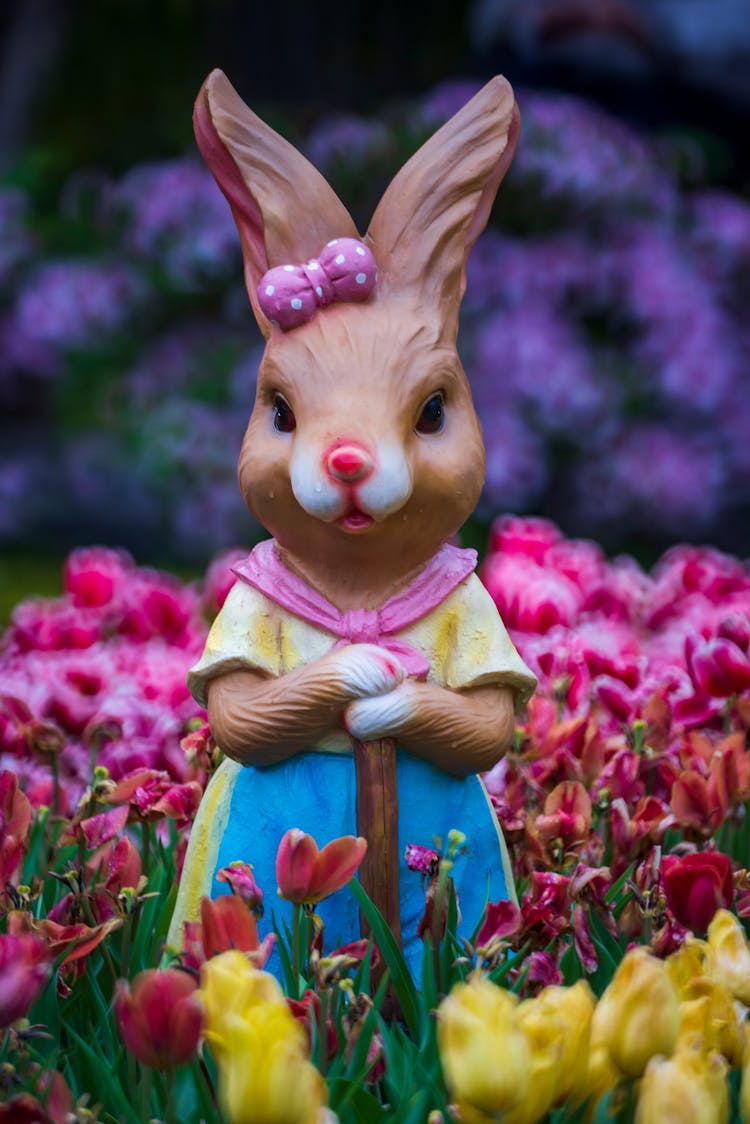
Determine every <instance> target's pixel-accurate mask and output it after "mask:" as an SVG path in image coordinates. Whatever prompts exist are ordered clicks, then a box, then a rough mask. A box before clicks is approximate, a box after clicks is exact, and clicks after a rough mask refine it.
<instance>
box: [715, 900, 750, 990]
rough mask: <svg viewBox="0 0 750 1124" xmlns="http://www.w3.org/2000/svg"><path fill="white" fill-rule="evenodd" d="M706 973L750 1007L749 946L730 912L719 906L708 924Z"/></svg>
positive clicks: (741, 929) (743, 932) (737, 922)
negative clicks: (707, 963)
mask: <svg viewBox="0 0 750 1124" xmlns="http://www.w3.org/2000/svg"><path fill="white" fill-rule="evenodd" d="M708 947H709V974H710V976H711V978H712V979H714V980H716V982H717V983H718V984H721V986H722V987H724V988H726V990H727V991H728V992H729V994H730V995H731V996H733V998H734V999H739V1000H740V1002H741V1003H744V1004H745V1006H746V1007H750V949H748V947H747V941H746V939H745V931H744V929H743V928H742V925H741V924H740V923H739V921H738V920H737V918H736V917H735V916H734V914H733V913H730V912H729V911H728V910H726V909H719V910H717V912H716V913H715V914H714V917H713V920H712V922H711V924H710V925H709V926H708Z"/></svg>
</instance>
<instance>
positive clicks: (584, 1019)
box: [503, 980, 594, 1124]
mask: <svg viewBox="0 0 750 1124" xmlns="http://www.w3.org/2000/svg"><path fill="white" fill-rule="evenodd" d="M593 1010H594V997H593V994H592V992H591V988H590V987H589V985H588V984H587V983H586V982H585V981H583V980H579V982H578V983H577V984H576V985H575V986H574V987H548V988H545V990H544V991H542V992H541V993H540V994H539V995H538V996H537V997H536V998H535V999H527V1000H525V1001H524V1002H523V1003H521V1005H520V1006H519V1007H518V1008H517V1010H516V1023H517V1025H518V1026H519V1028H520V1029H521V1031H522V1032H523V1034H524V1036H525V1038H526V1041H527V1043H528V1047H529V1054H530V1060H531V1064H530V1069H529V1092H528V1095H527V1097H526V1098H525V1100H524V1102H523V1104H521V1105H519V1106H518V1107H517V1108H515V1109H511V1110H510V1111H509V1112H508V1113H506V1114H505V1116H504V1117H503V1121H504V1124H533V1122H534V1121H536V1120H541V1118H542V1117H543V1116H544V1115H545V1113H547V1112H549V1110H550V1108H552V1106H553V1105H554V1104H556V1103H559V1102H560V1101H563V1100H565V1098H566V1097H567V1096H569V1095H571V1094H573V1095H574V1096H575V1100H576V1103H578V1102H579V1101H582V1100H583V1099H584V1097H585V1096H586V1092H587V1089H586V1078H587V1071H588V1054H589V1039H590V1035H591V1016H592V1014H593ZM579 1092H580V1096H579V1095H578V1094H579Z"/></svg>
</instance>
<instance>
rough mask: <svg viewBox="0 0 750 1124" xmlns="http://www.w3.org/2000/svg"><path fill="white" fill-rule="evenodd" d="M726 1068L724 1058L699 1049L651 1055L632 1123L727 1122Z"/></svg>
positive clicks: (691, 1123)
mask: <svg viewBox="0 0 750 1124" xmlns="http://www.w3.org/2000/svg"><path fill="white" fill-rule="evenodd" d="M726 1072H727V1063H726V1062H725V1061H724V1059H723V1058H721V1057H719V1056H718V1055H717V1054H712V1055H710V1056H706V1055H704V1054H703V1053H702V1052H701V1051H700V1050H688V1049H682V1050H678V1051H677V1053H676V1054H675V1055H674V1057H672V1058H653V1059H652V1060H651V1062H649V1065H648V1068H647V1070H646V1073H645V1075H644V1078H643V1081H642V1082H641V1088H640V1093H639V1096H638V1106H637V1108H636V1113H635V1124H728V1121H729V1091H728V1087H727V1081H726Z"/></svg>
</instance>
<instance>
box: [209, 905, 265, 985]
mask: <svg viewBox="0 0 750 1124" xmlns="http://www.w3.org/2000/svg"><path fill="white" fill-rule="evenodd" d="M201 939H202V942H203V952H204V954H205V956H206V959H207V960H210V959H211V957H212V956H217V955H218V954H219V953H220V952H228V951H229V949H230V948H237V949H239V950H240V952H249V953H252V954H253V955H252V960H253V962H254V964H255V965H256V967H258V968H262V967H263V965H264V964H265V962H266V960H268V957H269V956H270V955H271V950H272V949H273V946H274V941H275V937H274V936H273V934H271V935H270V936H267V937H266V938H265V939H264V940H263V942H261V941H259V940H258V925H257V922H256V920H255V917H254V916H253V914H252V913H251V911H250V909H249V907H248V906H247V905H245V903H244V902H243V901H242V899H241V898H239V897H237V896H236V895H235V894H221V895H220V896H219V897H218V898H216V899H214V901H212V900H211V899H210V898H202V899H201Z"/></svg>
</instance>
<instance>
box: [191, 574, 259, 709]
mask: <svg viewBox="0 0 750 1124" xmlns="http://www.w3.org/2000/svg"><path fill="white" fill-rule="evenodd" d="M280 661H281V657H280V644H279V621H278V616H277V614H276V613H275V612H274V607H273V605H272V604H271V603H270V602H269V601H268V599H267V598H266V597H264V596H263V594H262V593H259V592H258V590H256V589H254V588H253V587H252V586H251V585H248V583H247V582H243V581H238V582H236V583H235V585H233V586H232V588H231V590H230V591H229V596H228V597H227V599H226V601H225V602H224V605H223V606H222V608H221V610H220V612H219V615H218V616H217V617H216V620H215V621H214V623H213V624H212V626H211V630H210V632H209V634H208V638H207V639H206V646H205V648H204V649H203V655H202V656H201V658H200V659H199V660H198V663H197V664H195V665H194V666H193V667H191V668H190V670H189V671H188V674H187V684H188V689H189V691H190V693H191V694H192V696H193V698H194V699H195V700H196V702H199V703H200V704H201V706H207V705H208V703H207V690H208V684H209V682H210V681H211V680H212V679H215V678H216V677H217V676H218V675H224V674H225V673H226V672H228V671H237V670H239V669H242V668H245V669H247V670H248V671H260V672H262V673H263V674H264V675H279V673H280V670H281V669H280Z"/></svg>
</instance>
